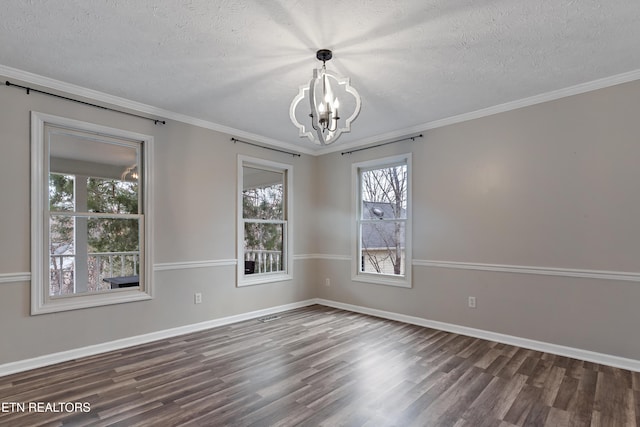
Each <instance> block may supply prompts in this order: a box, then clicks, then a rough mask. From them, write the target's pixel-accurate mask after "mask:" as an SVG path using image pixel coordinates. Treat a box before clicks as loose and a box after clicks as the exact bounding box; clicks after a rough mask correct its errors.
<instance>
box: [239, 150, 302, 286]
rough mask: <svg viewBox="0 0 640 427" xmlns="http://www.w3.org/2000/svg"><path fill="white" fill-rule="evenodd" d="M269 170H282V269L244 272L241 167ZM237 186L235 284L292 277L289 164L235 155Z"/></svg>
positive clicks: (291, 198) (273, 280)
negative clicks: (270, 271)
mask: <svg viewBox="0 0 640 427" xmlns="http://www.w3.org/2000/svg"><path fill="white" fill-rule="evenodd" d="M245 166H247V167H251V168H256V169H264V170H270V171H274V172H281V173H283V174H284V186H285V189H284V199H285V200H284V203H285V206H284V219H283V221H282V224H283V225H284V227H283V237H282V240H283V250H282V252H283V254H282V258H283V263H284V271H279V272H273V273H258V274H251V275H245V274H244V222H245V221H244V218H243V215H242V213H243V209H242V190H243V188H244V174H243V168H244V167H245ZM237 182H238V190H237V208H236V212H237V214H236V231H237V238H236V248H237V254H236V257H237V273H236V284H237V286H238V287H242V286H252V285H258V284H263V283H272V282H282V281H286V280H292V279H293V233H292V230H293V220H292V219H293V165H290V164H286V163H278V162H273V161H270V160H263V159H259V158H256V157H249V156H245V155H241V154H240V155H238V178H237Z"/></svg>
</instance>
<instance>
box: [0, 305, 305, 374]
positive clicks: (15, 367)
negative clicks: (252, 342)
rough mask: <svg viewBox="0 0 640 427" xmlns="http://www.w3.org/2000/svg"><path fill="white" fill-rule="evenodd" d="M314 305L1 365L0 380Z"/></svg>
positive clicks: (284, 307) (280, 308)
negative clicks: (80, 359) (17, 374)
mask: <svg viewBox="0 0 640 427" xmlns="http://www.w3.org/2000/svg"><path fill="white" fill-rule="evenodd" d="M313 304H317V301H316V300H315V299H309V300H305V301H299V302H294V303H291V304H285V305H280V306H277V307H270V308H265V309H263V310H256V311H250V312H248V313H242V314H237V315H234V316H228V317H223V318H220V319H214V320H209V321H206V322H200V323H195V324H192V325H185V326H180V327H177V328H172V329H165V330H163V331H157V332H151V333H149V334H144V335H137V336H134V337H129V338H123V339H119V340H115V341H109V342H106V343H102V344H96V345H90V346H87V347H82V348H77V349H73V350H68V351H62V352H59V353H53V354H47V355H44V356H40V357H34V358H32V359H26V360H20V361H17V362H10V363H6V364H4V365H0V377H3V376H6V375H10V374H15V373H18V372H23V371H28V370H30V369H36V368H42V367H44V366H49V365H53V364H56V363H61V362H68V361H69V360H74V359H78V358H81V357H87V356H93V355H96V354H100V353H106V352H108V351H114V350H120V349H123V348H127V347H133V346H136V345H140V344H146V343H148V342H151V341H157V340H161V339H165V338H171V337H175V336H178V335H184V334H188V333H191V332H198V331H202V330H205V329H211V328H215V327H218V326H224V325H228V324H231V323H236V322H241V321H244V320H249V319H254V318H256V317H263V316H267V315H270V314H274V313H280V312H282V311H287V310H293V309H295V308H300V307H306V306H309V305H313Z"/></svg>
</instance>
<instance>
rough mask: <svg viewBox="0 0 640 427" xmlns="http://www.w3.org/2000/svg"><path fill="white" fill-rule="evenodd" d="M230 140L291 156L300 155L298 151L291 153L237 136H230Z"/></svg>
mask: <svg viewBox="0 0 640 427" xmlns="http://www.w3.org/2000/svg"><path fill="white" fill-rule="evenodd" d="M231 141H232V142H233V143H234V144H235V143H236V142H242V143H243V144H248V145H253V146H254V147H258V148H264V149H265V150H271V151H277V152H278V153H284V154H288V155H290V156H293V157H300V154H298V153H292V152H291V151H284V150H278V149H277V148H271V147H265V146H264V145H258V144H254V143H253V142H248V141H243V140H241V139H238V138H231Z"/></svg>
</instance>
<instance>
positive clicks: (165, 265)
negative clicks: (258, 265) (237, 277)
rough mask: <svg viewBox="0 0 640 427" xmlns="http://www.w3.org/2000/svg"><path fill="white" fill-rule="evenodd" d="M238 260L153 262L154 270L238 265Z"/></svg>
mask: <svg viewBox="0 0 640 427" xmlns="http://www.w3.org/2000/svg"><path fill="white" fill-rule="evenodd" d="M237 263H238V260H236V259H235V258H233V259H209V260H204V261H182V262H161V263H155V264H153V270H154V271H167V270H187V269H190V268H209V267H223V266H227V265H236V264H237Z"/></svg>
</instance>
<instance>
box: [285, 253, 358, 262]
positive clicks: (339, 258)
mask: <svg viewBox="0 0 640 427" xmlns="http://www.w3.org/2000/svg"><path fill="white" fill-rule="evenodd" d="M293 258H294V259H328V260H336V261H351V257H350V256H348V255H332V254H299V255H294V256H293Z"/></svg>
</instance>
